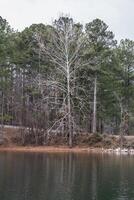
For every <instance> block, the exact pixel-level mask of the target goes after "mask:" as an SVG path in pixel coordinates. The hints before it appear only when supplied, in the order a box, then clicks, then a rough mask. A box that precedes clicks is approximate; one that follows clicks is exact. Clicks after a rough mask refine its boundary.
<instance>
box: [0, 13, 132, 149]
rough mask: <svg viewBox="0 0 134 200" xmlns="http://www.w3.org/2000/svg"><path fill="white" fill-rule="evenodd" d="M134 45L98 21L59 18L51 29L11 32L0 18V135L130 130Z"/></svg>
mask: <svg viewBox="0 0 134 200" xmlns="http://www.w3.org/2000/svg"><path fill="white" fill-rule="evenodd" d="M133 99H134V41H132V40H130V39H122V40H121V41H117V40H116V38H115V36H114V33H113V32H112V31H111V30H110V28H109V27H108V25H107V24H106V23H105V22H103V21H102V20H101V19H94V20H93V21H91V22H87V23H86V24H85V25H83V24H81V23H79V22H75V21H74V20H73V19H72V18H71V17H70V16H68V15H63V16H60V17H59V18H58V19H56V20H54V21H53V22H52V24H50V25H45V24H42V23H40V24H32V25H31V26H30V27H27V28H25V29H24V30H23V31H21V32H20V31H17V30H14V29H12V27H11V26H10V25H9V23H8V22H7V20H6V19H3V18H2V17H0V124H1V126H0V134H1V136H3V134H4V132H3V128H4V126H5V125H10V126H17V127H20V129H21V135H22V141H23V143H25V140H27V138H28V140H29V141H31V143H34V144H36V145H38V144H46V143H47V141H48V139H49V138H50V137H52V136H53V135H58V136H59V137H65V138H67V141H68V144H69V146H70V147H71V146H72V145H73V139H74V137H75V135H77V134H85V133H86V134H91V133H92V134H104V133H105V134H119V135H120V134H121V135H133V133H134V101H133Z"/></svg>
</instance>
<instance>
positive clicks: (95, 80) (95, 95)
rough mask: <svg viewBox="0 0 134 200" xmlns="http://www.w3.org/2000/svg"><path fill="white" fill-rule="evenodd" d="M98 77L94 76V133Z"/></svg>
mask: <svg viewBox="0 0 134 200" xmlns="http://www.w3.org/2000/svg"><path fill="white" fill-rule="evenodd" d="M96 99H97V77H95V78H94V100H93V133H96V104H97V100H96Z"/></svg>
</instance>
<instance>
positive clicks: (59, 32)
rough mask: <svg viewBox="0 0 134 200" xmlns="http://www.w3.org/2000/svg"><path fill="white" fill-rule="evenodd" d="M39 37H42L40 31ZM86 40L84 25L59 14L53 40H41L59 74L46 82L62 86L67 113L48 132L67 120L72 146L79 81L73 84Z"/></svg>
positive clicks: (42, 46)
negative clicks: (74, 106) (75, 93)
mask: <svg viewBox="0 0 134 200" xmlns="http://www.w3.org/2000/svg"><path fill="white" fill-rule="evenodd" d="M36 38H37V39H38V38H39V35H38V34H37V35H36ZM83 42H84V37H83V33H82V27H81V26H80V25H79V24H74V22H73V20H72V18H69V17H60V18H59V20H56V21H55V22H54V23H53V30H52V31H51V42H50V44H49V45H48V44H47V45H46V44H45V42H44V41H43V39H42V42H40V43H39V45H40V47H41V49H42V51H43V52H44V53H45V55H47V56H48V58H49V60H50V61H51V63H52V64H53V65H54V66H55V69H54V70H55V73H56V74H57V78H56V79H55V80H53V78H52V77H50V78H49V80H47V85H48V86H51V87H52V88H57V89H59V91H60V95H59V96H62V98H63V99H62V103H61V108H63V106H64V108H63V109H64V115H63V116H62V117H61V118H60V119H58V120H56V121H55V122H54V124H53V125H52V126H51V127H50V128H49V130H48V132H50V131H51V130H52V128H54V127H55V125H57V124H58V127H60V126H61V125H62V126H63V124H64V123H63V121H66V122H67V127H68V136H69V146H70V147H72V136H73V125H74V124H75V122H74V117H73V95H74V90H75V88H76V85H75V86H74V80H75V73H76V70H77V69H78V68H79V66H80V65H81V58H80V51H81V48H82V45H83ZM51 79H52V80H51ZM45 83H46V81H45ZM74 87H75V88H74Z"/></svg>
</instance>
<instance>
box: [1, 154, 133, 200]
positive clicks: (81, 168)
mask: <svg viewBox="0 0 134 200" xmlns="http://www.w3.org/2000/svg"><path fill="white" fill-rule="evenodd" d="M133 166H134V157H133V156H110V155H97V154H89V155H88V154H73V153H71V154H68V153H61V154H58V153H57V154H56V153H55V154H49V153H48V154H39V153H35V154H31V153H0V200H116V199H117V200H133V199H134V179H133V177H134V170H133Z"/></svg>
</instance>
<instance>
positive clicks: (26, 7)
mask: <svg viewBox="0 0 134 200" xmlns="http://www.w3.org/2000/svg"><path fill="white" fill-rule="evenodd" d="M61 13H65V14H70V16H72V17H73V18H74V20H75V21H76V22H78V21H79V22H81V23H83V24H85V23H87V22H90V21H91V20H93V19H95V18H100V19H102V20H104V21H105V23H107V24H108V25H109V29H110V30H112V31H113V32H114V33H115V36H116V38H117V39H118V40H120V39H122V38H129V39H133V40H134V23H133V22H134V0H0V15H1V16H2V17H3V18H5V19H7V21H8V22H9V23H10V25H11V26H12V27H13V28H14V29H18V30H23V29H24V28H25V27H27V26H30V25H31V24H32V23H40V22H42V23H45V24H49V23H51V22H52V20H53V19H55V18H57V17H58V16H59V15H60V14H61Z"/></svg>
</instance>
